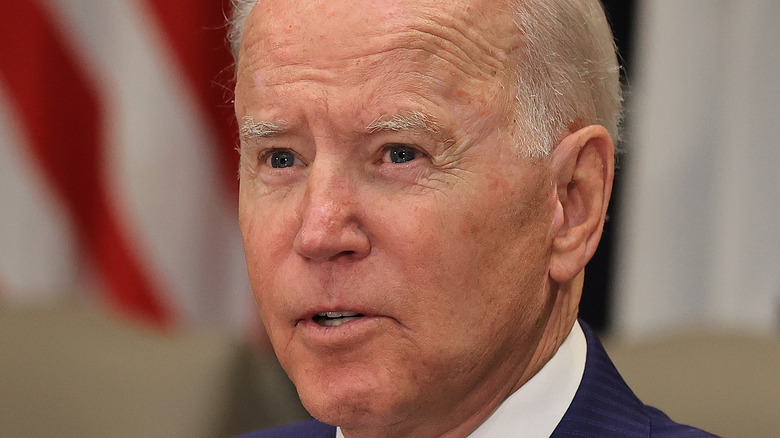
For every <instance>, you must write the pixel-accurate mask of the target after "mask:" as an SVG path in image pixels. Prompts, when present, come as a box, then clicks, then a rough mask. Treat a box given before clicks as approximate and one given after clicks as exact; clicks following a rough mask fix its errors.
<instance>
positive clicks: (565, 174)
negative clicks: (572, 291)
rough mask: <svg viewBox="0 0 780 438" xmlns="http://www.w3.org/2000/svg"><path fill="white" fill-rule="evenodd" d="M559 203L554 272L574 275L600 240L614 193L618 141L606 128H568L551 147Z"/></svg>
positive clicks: (564, 278)
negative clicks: (570, 130)
mask: <svg viewBox="0 0 780 438" xmlns="http://www.w3.org/2000/svg"><path fill="white" fill-rule="evenodd" d="M552 169H553V177H554V178H555V184H556V189H557V197H558V205H557V206H556V211H555V213H554V219H553V240H552V257H551V260H550V277H551V278H552V279H553V280H555V281H556V282H559V283H563V282H568V281H571V280H572V279H574V278H575V277H576V276H577V275H578V274H579V273H580V272H581V271H582V270H583V269H584V268H585V265H586V264H587V263H588V261H589V260H590V258H591V257H593V254H594V253H595V252H596V247H597V246H598V242H599V240H600V239H601V232H602V230H603V226H604V220H605V218H606V214H607V205H608V203H609V197H610V194H611V192H612V179H613V176H614V146H613V144H612V139H611V138H610V136H609V133H608V132H607V130H606V128H604V127H603V126H599V125H591V126H586V127H584V128H582V129H579V130H577V131H576V132H573V133H568V135H566V136H565V137H564V138H563V140H561V142H560V143H559V144H558V145H557V146H556V147H555V149H553V152H552Z"/></svg>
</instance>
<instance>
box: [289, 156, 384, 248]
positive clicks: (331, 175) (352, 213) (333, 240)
mask: <svg viewBox="0 0 780 438" xmlns="http://www.w3.org/2000/svg"><path fill="white" fill-rule="evenodd" d="M361 210H362V204H361V202H360V201H359V199H358V193H357V190H356V187H355V183H354V181H352V180H351V178H350V177H349V176H348V175H347V172H346V171H344V169H340V168H339V166H338V164H337V163H324V162H320V163H315V164H313V165H312V167H311V169H310V171H309V175H308V180H307V182H306V192H305V194H304V197H303V200H302V203H301V212H300V213H301V225H300V229H299V230H298V234H297V235H296V236H295V241H294V242H293V248H294V250H295V251H296V252H297V253H298V254H300V255H301V256H303V257H304V258H306V259H310V260H313V261H328V260H334V259H337V258H342V257H346V258H350V259H360V258H363V257H365V256H367V255H368V254H369V253H370V251H371V242H370V239H369V237H368V235H367V234H366V233H365V232H364V230H363V229H362V221H361V218H362V216H363V212H362V211H361Z"/></svg>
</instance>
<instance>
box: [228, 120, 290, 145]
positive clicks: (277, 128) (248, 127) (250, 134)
mask: <svg viewBox="0 0 780 438" xmlns="http://www.w3.org/2000/svg"><path fill="white" fill-rule="evenodd" d="M284 131H285V130H284V128H283V127H282V126H281V125H280V124H279V123H276V122H266V121H261V120H255V119H253V118H252V117H249V116H244V117H243V118H242V119H241V128H240V129H239V131H238V133H239V135H240V137H241V139H242V140H251V139H257V138H268V137H274V136H277V135H279V134H281V133H283V132H284Z"/></svg>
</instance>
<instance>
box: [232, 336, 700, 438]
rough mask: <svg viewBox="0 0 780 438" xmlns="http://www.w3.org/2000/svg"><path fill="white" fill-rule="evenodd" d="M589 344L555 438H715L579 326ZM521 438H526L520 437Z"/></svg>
mask: <svg viewBox="0 0 780 438" xmlns="http://www.w3.org/2000/svg"><path fill="white" fill-rule="evenodd" d="M580 324H581V325H582V330H583V331H584V332H585V338H586V339H587V342H588V353H587V359H586V361H585V373H584V374H583V376H582V382H580V387H579V389H577V393H576V394H575V396H574V400H572V402H571V405H570V406H569V409H568V410H567V411H566V414H565V415H564V416H563V419H561V422H560V423H558V427H556V428H555V431H554V432H553V434H552V435H551V437H552V438H564V437H576V438H634V437H635V438H640V437H641V438H648V437H653V438H673V437H674V438H677V437H683V438H703V437H714V436H715V435H711V434H709V433H707V432H704V431H701V430H699V429H695V428H693V427H689V426H684V425H681V424H677V423H675V422H673V421H672V420H670V419H669V417H667V416H666V414H664V413H663V412H661V411H659V410H658V409H655V408H653V407H651V406H647V405H645V404H644V403H642V402H641V401H639V399H638V398H637V397H636V395H634V393H633V392H632V391H631V389H630V388H629V387H628V385H626V382H625V381H623V378H622V377H620V374H619V373H618V372H617V369H615V365H613V364H612V361H611V360H610V359H609V357H608V356H607V352H606V351H604V347H602V345H601V342H599V340H598V338H597V337H596V335H595V334H594V333H593V331H592V330H591V329H590V327H588V326H587V324H585V323H584V322H582V321H580ZM335 436H336V428H335V427H333V426H329V425H327V424H324V423H321V422H319V421H317V420H309V421H303V422H300V423H295V424H291V425H288V426H280V427H275V428H271V429H266V430H263V431H259V432H254V433H250V434H247V435H243V436H242V437H243V438H335ZM518 438H522V437H518Z"/></svg>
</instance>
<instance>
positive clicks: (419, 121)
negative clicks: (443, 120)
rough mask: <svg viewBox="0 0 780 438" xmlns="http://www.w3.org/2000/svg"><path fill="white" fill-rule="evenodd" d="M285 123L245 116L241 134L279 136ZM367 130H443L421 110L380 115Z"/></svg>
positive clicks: (245, 139)
mask: <svg viewBox="0 0 780 438" xmlns="http://www.w3.org/2000/svg"><path fill="white" fill-rule="evenodd" d="M283 125H284V123H283V122H270V121H264V120H255V119H254V118H252V117H250V116H244V117H243V118H242V119H241V127H240V128H239V136H240V137H241V139H242V140H244V141H247V140H253V139H258V138H271V137H277V136H279V135H282V134H284V133H285V132H287V130H286V129H285V128H284V126H283ZM365 130H366V131H367V132H368V133H369V134H374V133H377V132H383V131H384V132H399V131H411V130H422V131H427V132H430V133H431V134H437V135H438V134H441V132H442V129H441V126H440V125H439V124H438V123H437V122H436V120H435V118H434V117H433V116H430V115H428V114H425V113H423V112H420V111H404V112H402V113H400V114H394V115H383V116H379V117H377V118H376V119H374V121H372V122H371V123H369V124H368V125H367V126H366V128H365Z"/></svg>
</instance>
